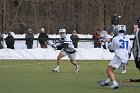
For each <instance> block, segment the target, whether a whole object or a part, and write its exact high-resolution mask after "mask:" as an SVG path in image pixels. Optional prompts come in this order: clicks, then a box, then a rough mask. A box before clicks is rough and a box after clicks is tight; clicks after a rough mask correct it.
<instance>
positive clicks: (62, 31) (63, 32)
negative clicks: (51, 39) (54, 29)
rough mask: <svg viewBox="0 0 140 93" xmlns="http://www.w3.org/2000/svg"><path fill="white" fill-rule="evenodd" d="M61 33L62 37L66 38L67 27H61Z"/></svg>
mask: <svg viewBox="0 0 140 93" xmlns="http://www.w3.org/2000/svg"><path fill="white" fill-rule="evenodd" d="M59 35H60V36H61V38H64V37H65V36H66V29H64V28H62V29H59Z"/></svg>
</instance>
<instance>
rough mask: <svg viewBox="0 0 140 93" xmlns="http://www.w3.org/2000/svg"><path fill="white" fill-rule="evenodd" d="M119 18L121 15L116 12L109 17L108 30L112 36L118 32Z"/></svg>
mask: <svg viewBox="0 0 140 93" xmlns="http://www.w3.org/2000/svg"><path fill="white" fill-rule="evenodd" d="M120 18H121V16H118V15H117V14H116V13H114V14H113V16H112V17H111V27H110V32H111V35H112V36H114V35H115V34H116V33H117V32H118V27H119V24H120Z"/></svg>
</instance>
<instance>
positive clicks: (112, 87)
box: [110, 84, 119, 89]
mask: <svg viewBox="0 0 140 93" xmlns="http://www.w3.org/2000/svg"><path fill="white" fill-rule="evenodd" d="M110 88H111V89H118V88H119V86H118V84H113V85H111V87H110Z"/></svg>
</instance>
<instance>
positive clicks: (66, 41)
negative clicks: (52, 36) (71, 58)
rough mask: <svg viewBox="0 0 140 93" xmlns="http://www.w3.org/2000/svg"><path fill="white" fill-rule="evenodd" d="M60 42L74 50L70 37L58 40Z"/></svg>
mask: <svg viewBox="0 0 140 93" xmlns="http://www.w3.org/2000/svg"><path fill="white" fill-rule="evenodd" d="M60 41H63V42H64V43H68V48H74V45H73V43H72V40H71V38H70V36H68V35H66V36H65V37H64V38H60Z"/></svg>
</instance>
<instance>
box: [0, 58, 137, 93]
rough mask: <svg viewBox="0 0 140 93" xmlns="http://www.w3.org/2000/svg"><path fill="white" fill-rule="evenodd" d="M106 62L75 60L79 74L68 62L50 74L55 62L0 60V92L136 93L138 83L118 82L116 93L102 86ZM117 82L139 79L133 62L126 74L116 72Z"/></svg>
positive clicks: (64, 62) (130, 62) (130, 63)
mask: <svg viewBox="0 0 140 93" xmlns="http://www.w3.org/2000/svg"><path fill="white" fill-rule="evenodd" d="M108 62H109V61H99V60H98V61H78V63H79V64H80V66H81V69H80V72H79V73H74V66H73V65H71V63H70V62H69V61H62V63H61V70H60V71H61V72H60V73H53V72H52V71H51V70H52V69H53V68H54V67H55V66H56V64H55V61H52V60H50V61H45V60H44V61H33V60H1V61H0V93H139V91H140V83H124V82H120V84H119V85H120V88H119V89H117V90H113V89H110V88H109V87H101V86H99V85H98V83H97V82H98V81H100V80H104V79H106V68H107V64H108ZM115 73H116V77H117V79H118V80H120V81H121V80H124V79H130V78H133V79H135V78H140V76H139V71H138V70H137V69H136V68H135V65H134V62H133V61H129V64H128V66H127V73H126V74H120V70H116V71H115Z"/></svg>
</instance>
